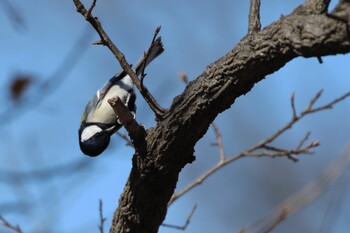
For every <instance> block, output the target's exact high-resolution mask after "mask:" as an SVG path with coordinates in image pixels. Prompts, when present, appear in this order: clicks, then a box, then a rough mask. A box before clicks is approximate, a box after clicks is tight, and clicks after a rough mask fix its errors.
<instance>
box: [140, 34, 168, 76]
mask: <svg viewBox="0 0 350 233" xmlns="http://www.w3.org/2000/svg"><path fill="white" fill-rule="evenodd" d="M162 52H164V47H163V42H162V38H161V37H158V38H157V39H156V40H155V41H154V42H153V45H152V46H151V47H150V48H149V49H148V50H147V51H146V52H145V54H146V56H145V54H144V55H142V57H141V59H140V60H139V62H138V63H137V65H136V66H135V72H136V74H137V75H140V74H141V71H142V67H143V64H144V62H145V65H144V66H145V67H146V66H147V65H148V64H149V63H151V61H153V60H154V59H155V58H156V57H158V56H159V55H160V54H161V53H162ZM146 58H147V60H146V61H145V59H146Z"/></svg>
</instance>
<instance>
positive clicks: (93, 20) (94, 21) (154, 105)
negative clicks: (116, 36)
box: [73, 0, 165, 119]
mask: <svg viewBox="0 0 350 233" xmlns="http://www.w3.org/2000/svg"><path fill="white" fill-rule="evenodd" d="M73 2H74V4H75V7H76V9H77V11H78V12H79V13H80V14H82V15H83V16H84V18H85V19H86V20H87V21H88V22H89V23H90V24H91V26H92V27H93V28H94V29H95V30H96V32H97V33H98V34H99V36H100V38H101V43H102V44H104V45H105V46H107V47H108V48H109V50H110V51H111V52H112V53H113V55H114V56H115V58H116V59H117V60H118V62H119V64H120V66H121V67H122V68H123V70H125V72H126V73H127V74H128V75H129V76H130V78H131V79H132V81H133V83H134V84H135V86H136V87H137V89H138V90H139V91H140V93H141V95H142V96H143V97H144V99H145V100H146V102H147V103H148V105H149V106H150V108H151V109H152V110H153V112H154V113H155V115H156V117H157V119H161V118H162V116H163V114H164V112H165V109H163V108H162V107H161V106H160V105H159V104H158V102H157V101H156V100H155V98H154V97H153V96H152V94H151V93H150V92H149V91H148V89H147V88H146V87H143V88H142V87H141V83H140V80H139V79H138V77H137V75H136V73H135V72H134V71H133V69H132V68H131V66H130V65H129V63H128V62H127V61H126V59H125V56H124V54H123V53H122V52H121V51H120V50H119V49H118V47H117V46H116V45H115V44H114V43H113V42H112V40H111V39H110V38H109V36H108V35H107V33H106V32H105V31H104V29H103V28H102V25H101V22H100V21H99V20H98V18H97V17H93V15H92V13H91V11H92V9H93V7H92V6H93V5H91V7H90V9H91V11H90V13H89V12H88V11H87V10H86V8H85V7H84V5H83V4H82V3H81V1H80V0H73ZM95 2H96V1H95V0H94V2H93V4H94V3H95Z"/></svg>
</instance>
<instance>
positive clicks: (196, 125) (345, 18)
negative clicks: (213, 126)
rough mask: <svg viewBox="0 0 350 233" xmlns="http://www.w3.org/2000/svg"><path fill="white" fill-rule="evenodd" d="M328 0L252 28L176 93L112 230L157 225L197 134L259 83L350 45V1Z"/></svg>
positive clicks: (147, 232)
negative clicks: (333, 1) (297, 61)
mask: <svg viewBox="0 0 350 233" xmlns="http://www.w3.org/2000/svg"><path fill="white" fill-rule="evenodd" d="M318 3H320V4H318ZM328 3H329V2H328V1H317V0H316V1H315V0H307V1H305V3H304V4H303V5H301V6H299V7H298V8H296V9H295V10H294V11H293V12H292V13H291V14H290V15H288V16H283V17H281V18H280V19H279V20H278V21H276V22H274V23H272V24H271V25H269V26H267V27H266V28H264V29H263V30H262V31H260V32H257V33H254V34H252V35H247V36H246V37H244V38H243V39H242V40H241V41H240V42H239V44H238V45H237V46H236V47H234V48H233V49H232V50H231V51H230V52H228V53H227V54H226V55H225V56H223V57H222V58H220V59H219V60H217V61H216V62H214V63H212V64H210V65H209V66H207V68H206V69H205V71H204V72H203V73H202V74H201V75H200V76H199V77H198V78H196V79H195V80H194V81H192V82H190V83H189V85H188V86H187V87H186V89H185V90H184V92H183V93H182V94H181V95H179V96H177V97H175V98H174V100H173V103H172V105H171V107H170V108H169V109H168V110H167V111H166V114H165V116H164V118H163V119H161V120H160V121H159V122H158V124H157V126H156V127H155V128H151V129H148V130H147V131H146V138H145V143H143V146H142V148H139V149H138V150H137V151H136V153H135V155H134V157H133V167H132V170H131V173H130V176H129V178H128V181H127V183H126V186H125V188H124V191H123V194H122V195H121V198H120V200H119V206H118V208H117V210H116V212H115V214H114V218H113V222H112V227H111V229H110V232H111V233H122V232H123V233H124V232H129V233H130V232H134V233H155V232H158V229H159V226H160V225H161V223H162V222H163V220H164V218H165V216H166V212H167V207H168V201H169V200H170V198H171V196H172V194H173V193H174V190H175V187H176V183H177V180H178V176H179V173H180V172H181V169H182V168H183V167H184V166H185V165H186V164H188V163H191V162H192V161H194V159H195V157H194V146H195V144H196V142H197V141H198V140H199V139H200V138H201V137H203V135H204V134H205V133H206V131H207V129H208V127H209V125H210V123H211V122H212V121H213V120H214V119H215V117H216V116H217V115H218V114H219V113H221V112H223V111H224V110H226V109H228V108H230V107H231V105H232V104H233V103H234V101H235V99H236V98H237V97H239V96H241V95H244V94H246V93H247V92H249V91H250V90H251V89H252V87H253V86H254V84H255V83H257V82H259V81H260V80H262V79H264V78H265V77H266V75H268V74H271V73H273V72H275V71H277V70H279V69H280V68H281V67H283V66H284V65H285V64H286V63H287V62H289V61H291V60H292V59H294V58H296V57H299V56H303V57H321V56H326V55H335V54H342V53H348V52H349V51H350V42H349V41H350V40H349V27H348V25H350V24H349V22H350V20H349V18H350V1H349V0H343V1H340V2H339V4H338V5H337V7H336V8H335V9H334V11H333V12H332V14H331V15H329V14H327V13H326V11H327V9H326V8H327V7H328ZM320 6H321V7H320ZM322 7H323V9H321V8H322Z"/></svg>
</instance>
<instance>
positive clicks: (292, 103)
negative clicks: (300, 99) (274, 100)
mask: <svg viewBox="0 0 350 233" xmlns="http://www.w3.org/2000/svg"><path fill="white" fill-rule="evenodd" d="M290 102H291V105H292V111H293V119H295V118H297V110H296V108H295V94H294V93H292V95H291V97H290Z"/></svg>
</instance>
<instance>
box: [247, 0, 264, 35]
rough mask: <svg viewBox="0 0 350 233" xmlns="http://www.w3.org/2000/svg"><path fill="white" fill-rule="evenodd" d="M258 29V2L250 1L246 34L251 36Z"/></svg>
mask: <svg viewBox="0 0 350 233" xmlns="http://www.w3.org/2000/svg"><path fill="white" fill-rule="evenodd" d="M260 29H261V23H260V0H250V8H249V25H248V34H249V35H252V34H254V33H256V32H259V31H260Z"/></svg>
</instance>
